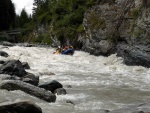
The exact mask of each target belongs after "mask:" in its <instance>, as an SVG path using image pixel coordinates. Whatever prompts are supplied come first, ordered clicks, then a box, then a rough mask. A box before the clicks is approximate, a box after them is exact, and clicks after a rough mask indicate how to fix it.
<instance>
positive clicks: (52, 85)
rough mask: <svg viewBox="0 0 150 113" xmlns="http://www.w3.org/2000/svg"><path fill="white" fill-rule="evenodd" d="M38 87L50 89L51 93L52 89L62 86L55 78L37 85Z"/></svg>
mask: <svg viewBox="0 0 150 113" xmlns="http://www.w3.org/2000/svg"><path fill="white" fill-rule="evenodd" d="M39 87H40V88H44V89H46V90H49V91H51V92H52V93H54V91H55V90H56V89H58V88H62V87H63V86H62V84H61V83H59V82H58V81H56V80H52V81H51V82H47V83H43V84H40V85H39Z"/></svg>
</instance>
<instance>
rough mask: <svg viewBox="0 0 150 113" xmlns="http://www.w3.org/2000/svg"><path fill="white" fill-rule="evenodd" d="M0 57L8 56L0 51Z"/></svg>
mask: <svg viewBox="0 0 150 113" xmlns="http://www.w3.org/2000/svg"><path fill="white" fill-rule="evenodd" d="M0 56H3V57H8V56H9V55H8V54H7V53H6V52H4V51H0Z"/></svg>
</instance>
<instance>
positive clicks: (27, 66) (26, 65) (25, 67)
mask: <svg viewBox="0 0 150 113" xmlns="http://www.w3.org/2000/svg"><path fill="white" fill-rule="evenodd" d="M22 66H23V67H24V69H30V66H29V64H28V63H27V62H22Z"/></svg>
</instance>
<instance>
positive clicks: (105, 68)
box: [0, 46, 150, 113]
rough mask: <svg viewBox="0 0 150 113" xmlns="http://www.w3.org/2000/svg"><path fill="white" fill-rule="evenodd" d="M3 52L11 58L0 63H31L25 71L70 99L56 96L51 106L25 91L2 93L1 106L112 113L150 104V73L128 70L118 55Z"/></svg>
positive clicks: (60, 112) (40, 50) (44, 50)
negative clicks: (106, 112) (27, 104)
mask: <svg viewBox="0 0 150 113" xmlns="http://www.w3.org/2000/svg"><path fill="white" fill-rule="evenodd" d="M0 49H1V50H3V51H5V52H7V53H8V54H9V55H10V56H9V57H8V58H4V57H0V60H8V59H17V60H20V61H21V62H28V64H29V65H30V67H31V69H29V70H26V71H28V72H31V73H34V74H35V75H36V76H39V77H40V83H43V82H46V81H51V80H57V81H59V82H60V83H61V84H62V85H63V86H64V88H65V89H66V91H67V95H57V99H56V102H55V103H48V102H45V101H43V100H40V99H38V98H36V97H33V96H30V95H28V94H26V93H24V92H22V91H6V90H0V102H4V101H12V102H14V101H18V100H30V101H33V102H35V103H36V104H37V105H39V106H40V107H41V108H42V110H43V113H99V110H100V109H107V110H113V109H117V108H121V107H123V106H126V105H129V104H134V103H142V102H147V101H149V100H150V69H149V68H144V67H141V66H126V65H124V64H123V63H122V58H117V57H116V55H115V54H113V55H111V56H109V57H103V56H92V55H89V54H88V53H86V52H82V51H75V54H74V55H73V56H67V55H55V54H53V52H54V51H55V49H54V48H51V47H45V48H44V47H21V46H13V47H8V48H4V47H2V46H0ZM51 73H54V74H55V75H52V74H51ZM0 82H1V80H0ZM66 101H71V102H73V103H74V104H75V105H73V104H71V103H67V102H66Z"/></svg>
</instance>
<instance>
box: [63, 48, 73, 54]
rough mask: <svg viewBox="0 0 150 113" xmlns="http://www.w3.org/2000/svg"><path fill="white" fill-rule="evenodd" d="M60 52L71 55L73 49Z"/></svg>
mask: <svg viewBox="0 0 150 113" xmlns="http://www.w3.org/2000/svg"><path fill="white" fill-rule="evenodd" d="M61 54H64V55H73V54H74V50H73V49H67V50H65V51H63V52H61Z"/></svg>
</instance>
